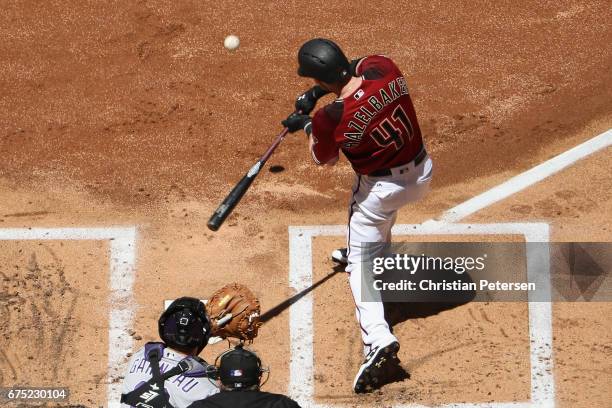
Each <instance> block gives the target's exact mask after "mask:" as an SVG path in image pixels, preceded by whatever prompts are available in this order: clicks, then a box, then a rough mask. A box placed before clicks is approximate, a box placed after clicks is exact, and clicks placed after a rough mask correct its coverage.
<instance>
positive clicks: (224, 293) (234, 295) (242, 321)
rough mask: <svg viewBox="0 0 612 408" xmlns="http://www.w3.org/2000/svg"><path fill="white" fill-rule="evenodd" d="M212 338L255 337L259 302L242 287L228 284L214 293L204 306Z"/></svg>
mask: <svg viewBox="0 0 612 408" xmlns="http://www.w3.org/2000/svg"><path fill="white" fill-rule="evenodd" d="M206 311H207V312H208V316H209V317H210V326H211V332H212V335H213V336H217V337H221V338H224V339H225V338H227V337H234V338H237V339H240V340H253V339H254V338H255V337H257V330H258V329H259V326H261V323H260V321H259V312H260V309H259V300H258V299H257V298H256V297H255V295H253V292H251V291H250V290H249V288H247V287H246V286H244V285H240V284H238V283H230V284H229V285H226V286H224V287H222V288H221V289H219V290H218V291H216V292H215V293H214V294H213V295H212V297H211V298H210V299H209V301H208V304H207V305H206Z"/></svg>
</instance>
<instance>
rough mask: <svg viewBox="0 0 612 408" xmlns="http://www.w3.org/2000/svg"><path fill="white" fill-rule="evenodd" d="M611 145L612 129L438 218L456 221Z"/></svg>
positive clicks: (444, 220) (445, 220)
mask: <svg viewBox="0 0 612 408" xmlns="http://www.w3.org/2000/svg"><path fill="white" fill-rule="evenodd" d="M610 145H612V129H610V130H608V131H607V132H604V133H602V134H600V135H599V136H595V137H594V138H592V139H589V140H587V141H586V142H584V143H581V144H579V145H578V146H576V147H574V148H572V149H570V150H568V151H566V152H564V153H561V154H560V155H558V156H555V157H553V158H552V159H550V160H547V161H545V162H544V163H542V164H540V165H538V166H536V167H533V168H532V169H530V170H527V171H525V172H524V173H521V174H519V175H518V176H515V177H512V178H511V179H510V180H508V181H506V182H505V183H502V184H500V185H498V186H496V187H493V188H492V189H490V190H488V191H486V192H484V193H482V194H479V195H477V196H475V197H473V198H471V199H469V200H467V201H466V202H464V203H462V204H459V205H457V206H455V207H453V208H451V209H450V210H448V211H446V212H445V213H444V214H443V215H442V216H441V217H440V221H443V222H457V221H459V220H462V219H463V218H465V217H467V216H469V215H471V214H474V213H475V212H477V211H479V210H482V209H483V208H486V207H488V206H490V205H492V204H494V203H496V202H498V201H501V200H503V199H505V198H508V197H509V196H511V195H513V194H515V193H518V192H519V191H521V190H524V189H525V188H527V187H529V186H531V185H533V184H535V183H537V182H540V181H542V180H544V179H546V178H547V177H550V176H552V175H553V174H555V173H557V172H559V171H561V170H563V169H564V168H566V167H568V166H570V165H572V164H574V163H576V162H577V161H578V160H580V159H584V158H585V157H587V156H589V155H591V154H593V153H595V152H597V151H599V150H601V149H604V148H606V147H609V146H610Z"/></svg>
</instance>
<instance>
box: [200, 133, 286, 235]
mask: <svg viewBox="0 0 612 408" xmlns="http://www.w3.org/2000/svg"><path fill="white" fill-rule="evenodd" d="M288 131H289V129H287V128H284V129H283V130H282V132H280V133H279V134H278V136H276V138H275V139H274V141H273V142H272V145H271V146H270V147H269V148H268V150H267V151H266V152H265V153H264V154H263V156H261V158H260V159H259V160H258V161H257V163H255V164H254V165H253V167H251V169H250V170H249V171H248V172H247V174H245V176H244V177H243V178H242V180H240V181H239V182H238V184H236V186H235V187H234V188H233V189H232V191H230V193H229V194H228V195H227V197H225V200H223V202H222V203H221V205H220V206H219V208H217V210H216V211H215V212H214V213H213V215H212V216H211V217H210V219H209V220H208V224H207V225H208V228H209V229H211V230H212V231H217V230H218V229H219V227H221V225H222V224H223V222H224V221H225V219H226V218H227V217H228V216H229V215H230V214H231V212H232V210H233V209H234V207H236V204H238V202H240V199H241V198H242V196H243V195H244V193H246V191H247V190H248V189H249V187H251V184H252V183H253V180H255V177H257V175H258V174H259V171H260V170H261V169H262V168H263V166H264V165H265V164H266V162H267V161H268V159H269V158H270V156H272V153H274V150H276V148H277V147H278V145H280V143H281V142H282V141H283V139H284V138H285V136H286V135H287V132H288Z"/></svg>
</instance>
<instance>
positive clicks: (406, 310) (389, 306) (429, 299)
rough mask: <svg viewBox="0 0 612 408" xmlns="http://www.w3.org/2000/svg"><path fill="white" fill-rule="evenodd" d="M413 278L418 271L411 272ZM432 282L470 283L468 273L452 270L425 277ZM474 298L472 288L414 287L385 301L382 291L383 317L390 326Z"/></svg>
mask: <svg viewBox="0 0 612 408" xmlns="http://www.w3.org/2000/svg"><path fill="white" fill-rule="evenodd" d="M413 277H414V281H415V282H416V283H417V285H418V283H419V281H420V280H421V278H420V277H419V274H418V273H417V274H415V275H413ZM428 281H431V282H432V284H434V285H436V284H443V283H445V282H447V283H448V282H452V281H457V282H461V283H462V284H472V283H473V280H472V278H471V276H470V275H469V273H467V272H465V273H461V274H458V273H457V272H455V271H453V270H443V271H436V272H435V273H432V274H430V275H429V276H428ZM475 297H476V291H475V290H453V289H447V290H427V291H424V290H417V291H415V292H412V293H411V294H410V295H409V296H407V297H405V298H403V299H402V301H386V300H385V296H384V294H383V302H384V307H385V319H386V320H387V322H388V323H389V325H390V326H391V327H393V326H395V325H397V324H399V323H402V322H404V321H406V320H410V319H419V318H424V317H429V316H434V315H437V314H439V313H441V312H444V311H447V310H451V309H454V308H456V307H458V306H461V305H465V304H467V303H469V302H471V301H472V300H474V298H475Z"/></svg>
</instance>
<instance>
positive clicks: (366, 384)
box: [353, 341, 400, 394]
mask: <svg viewBox="0 0 612 408" xmlns="http://www.w3.org/2000/svg"><path fill="white" fill-rule="evenodd" d="M399 348H400V345H399V343H398V342H397V341H393V342H391V343H389V344H387V345H386V346H383V347H375V348H373V349H372V350H371V351H370V352H369V353H368V355H367V356H366V358H365V360H364V361H363V364H361V367H359V371H358V372H357V375H356V376H355V381H353V390H354V391H355V392H356V393H357V394H362V393H366V392H372V391H374V390H376V389H378V388H380V387H382V386H383V385H385V384H386V382H385V378H387V377H388V375H389V372H390V371H392V368H393V367H396V366H399V359H398V358H397V352H398V351H399Z"/></svg>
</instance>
